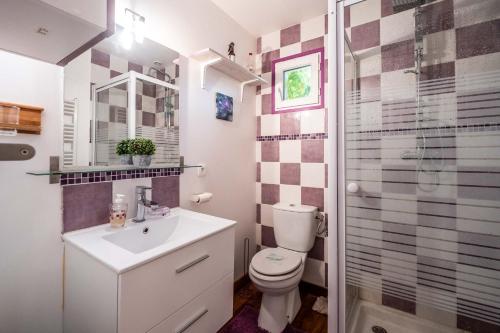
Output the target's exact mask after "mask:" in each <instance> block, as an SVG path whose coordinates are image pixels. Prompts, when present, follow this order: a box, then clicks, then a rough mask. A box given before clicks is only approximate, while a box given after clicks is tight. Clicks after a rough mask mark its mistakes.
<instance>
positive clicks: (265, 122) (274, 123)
mask: <svg viewBox="0 0 500 333" xmlns="http://www.w3.org/2000/svg"><path fill="white" fill-rule="evenodd" d="M260 125H261V127H260V133H261V135H279V134H280V116H279V115H274V114H265V115H262V116H261V117H260Z"/></svg>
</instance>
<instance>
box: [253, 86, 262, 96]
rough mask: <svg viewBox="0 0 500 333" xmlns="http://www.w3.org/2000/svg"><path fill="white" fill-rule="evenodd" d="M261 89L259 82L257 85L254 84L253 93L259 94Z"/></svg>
mask: <svg viewBox="0 0 500 333" xmlns="http://www.w3.org/2000/svg"><path fill="white" fill-rule="evenodd" d="M261 91H262V87H261V85H260V84H259V85H258V86H256V87H255V94H257V95H260V94H261Z"/></svg>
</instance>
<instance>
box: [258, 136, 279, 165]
mask: <svg viewBox="0 0 500 333" xmlns="http://www.w3.org/2000/svg"><path fill="white" fill-rule="evenodd" d="M279 144H280V143H279V141H264V142H262V144H261V154H262V156H261V157H262V159H261V160H262V162H279V159H280V145H279Z"/></svg>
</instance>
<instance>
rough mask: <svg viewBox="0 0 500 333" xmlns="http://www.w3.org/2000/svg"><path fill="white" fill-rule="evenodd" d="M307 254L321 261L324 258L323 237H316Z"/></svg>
mask: <svg viewBox="0 0 500 333" xmlns="http://www.w3.org/2000/svg"><path fill="white" fill-rule="evenodd" d="M307 256H308V257H309V258H313V259H318V260H321V261H323V260H325V239H324V238H321V237H316V240H315V241H314V245H313V248H312V249H311V250H309V252H308V254H307Z"/></svg>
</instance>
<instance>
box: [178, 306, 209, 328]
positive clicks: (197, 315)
mask: <svg viewBox="0 0 500 333" xmlns="http://www.w3.org/2000/svg"><path fill="white" fill-rule="evenodd" d="M207 312H208V309H202V310H201V311H200V312H199V313H197V314H196V315H194V316H193V318H191V319H190V320H189V321H188V322H187V323H186V324H184V325H183V326H182V327H181V328H179V329H177V330H176V331H175V333H183V332H185V331H186V330H187V329H188V328H190V327H191V326H193V324H194V323H196V322H197V321H198V320H200V319H201V317H203V316H204V315H206V314H207Z"/></svg>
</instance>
